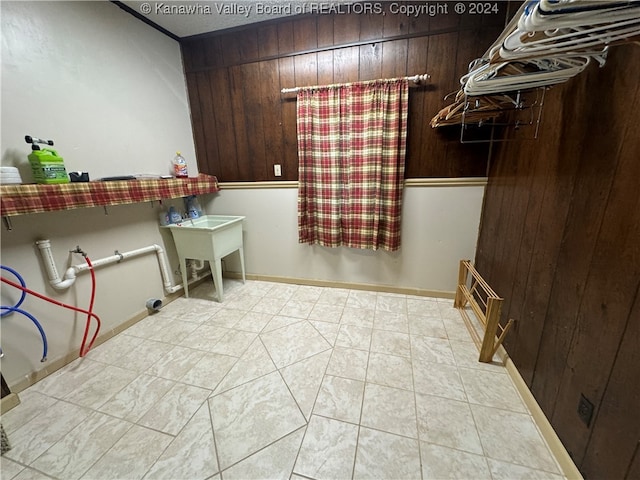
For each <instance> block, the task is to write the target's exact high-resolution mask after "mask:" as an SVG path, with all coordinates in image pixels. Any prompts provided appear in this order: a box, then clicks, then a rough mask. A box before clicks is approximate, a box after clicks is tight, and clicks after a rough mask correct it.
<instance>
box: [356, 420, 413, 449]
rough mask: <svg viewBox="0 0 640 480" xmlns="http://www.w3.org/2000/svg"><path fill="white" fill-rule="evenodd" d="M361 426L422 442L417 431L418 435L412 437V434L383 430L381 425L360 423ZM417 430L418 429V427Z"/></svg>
mask: <svg viewBox="0 0 640 480" xmlns="http://www.w3.org/2000/svg"><path fill="white" fill-rule="evenodd" d="M358 426H359V427H360V428H367V429H369V430H375V431H376V432H380V433H386V434H387V435H394V436H396V437H401V438H406V439H407V440H413V441H414V442H416V443H418V444H419V443H420V439H419V438H418V434H417V431H416V436H415V437H412V436H411V435H406V434H402V433H398V432H391V431H389V430H383V429H382V428H380V427H373V426H371V425H366V424H362V423H361V424H359V425H358ZM416 430H417V429H416Z"/></svg>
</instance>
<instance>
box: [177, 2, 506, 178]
mask: <svg viewBox="0 0 640 480" xmlns="http://www.w3.org/2000/svg"><path fill="white" fill-rule="evenodd" d="M423 3H424V2H423ZM383 4H384V6H385V8H386V9H387V11H386V12H385V14H382V13H375V14H326V15H315V16H302V17H295V18H293V19H286V20H284V21H282V20H281V21H276V22H270V23H266V24H260V25H258V26H252V27H249V28H244V29H240V30H235V31H232V32H227V33H224V34H218V35H211V34H210V35H205V36H198V37H191V38H188V39H184V40H183V41H182V42H181V44H182V52H183V57H184V63H185V72H186V77H187V86H188V91H189V99H190V103H191V115H192V123H193V130H194V135H195V143H196V151H197V157H198V166H199V169H200V171H201V172H205V173H210V174H214V175H217V176H218V179H219V180H220V181H263V180H297V176H298V161H297V145H296V111H295V109H296V106H295V103H296V102H295V95H291V94H289V95H286V94H285V95H283V94H281V93H280V90H281V89H282V88H287V87H295V86H305V85H318V84H331V83H342V82H353V81H358V80H370V79H376V78H391V77H398V76H404V75H414V74H419V73H425V72H427V73H429V74H430V75H431V76H432V79H431V82H430V83H429V84H428V85H426V86H423V87H416V88H411V92H410V106H409V107H410V108H409V112H410V113H409V115H410V116H409V132H408V140H407V141H408V146H407V160H406V177H407V178H409V177H472V176H484V175H486V167H487V156H488V145H487V144H461V143H460V142H459V136H460V129H459V127H450V128H444V129H439V130H433V129H432V128H431V126H430V125H429V121H430V120H431V118H432V117H433V116H434V115H435V114H436V112H437V111H438V110H439V109H440V108H442V107H444V106H445V105H446V104H447V102H446V101H445V100H444V96H445V95H447V94H448V93H451V92H454V91H456V90H457V89H458V88H459V77H460V76H461V75H463V74H465V73H466V72H467V69H468V64H469V62H470V61H471V60H473V59H475V58H477V57H479V56H481V55H482V54H483V53H484V51H485V50H486V48H487V47H488V46H489V45H490V44H491V43H492V42H493V41H494V40H495V38H496V36H497V35H498V34H499V33H500V31H501V30H502V28H503V25H504V20H505V14H506V10H507V6H508V5H507V3H505V2H498V3H497V5H498V6H499V8H500V11H499V12H498V13H493V14H485V15H469V14H466V15H458V14H456V13H455V12H453V4H449V5H448V13H447V14H445V13H443V12H442V11H440V12H439V13H438V14H437V15H434V16H429V15H420V16H417V17H408V16H406V15H401V14H392V13H391V12H390V11H389V5H388V3H383ZM442 5H447V4H446V2H442ZM434 6H435V4H434ZM449 103H450V102H449ZM274 164H281V165H282V177H275V176H274V172H273V165H274Z"/></svg>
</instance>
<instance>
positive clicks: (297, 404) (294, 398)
mask: <svg viewBox="0 0 640 480" xmlns="http://www.w3.org/2000/svg"><path fill="white" fill-rule="evenodd" d="M276 371H277V372H278V375H279V377H280V380H282V383H284V386H285V387H286V388H287V392H289V395H290V396H291V399H292V400H293V403H295V404H296V407H298V412H300V415H302V418H304V422H305V425H309V421H308V420H307V416H306V415H305V414H304V412H303V411H302V407H300V404H299V403H298V400H297V399H296V396H295V395H294V394H293V392H292V391H291V388H290V387H289V384H288V383H287V381H286V380H285V378H284V375H282V372H281V371H280V370H276ZM271 373H273V372H271ZM318 391H320V389H319V388H318ZM316 398H318V394H317V393H316ZM314 406H315V400H314ZM311 411H312V412H313V409H311Z"/></svg>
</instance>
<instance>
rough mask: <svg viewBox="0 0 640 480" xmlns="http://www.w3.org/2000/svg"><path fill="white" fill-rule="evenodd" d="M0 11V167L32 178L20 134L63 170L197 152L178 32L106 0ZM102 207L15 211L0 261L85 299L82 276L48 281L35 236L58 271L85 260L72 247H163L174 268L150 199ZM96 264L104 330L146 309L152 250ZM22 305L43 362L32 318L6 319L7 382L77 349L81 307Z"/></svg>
mask: <svg viewBox="0 0 640 480" xmlns="http://www.w3.org/2000/svg"><path fill="white" fill-rule="evenodd" d="M0 9H1V19H0V21H1V31H2V85H1V92H2V98H1V110H2V111H1V118H2V133H1V139H2V143H1V156H2V165H5V166H7V165H13V166H18V167H19V168H20V170H21V172H22V174H23V178H24V180H25V181H30V180H31V177H30V172H29V169H28V164H27V159H26V157H27V155H28V154H29V152H30V149H29V145H27V144H26V143H25V142H24V135H25V134H29V135H34V136H39V137H44V138H52V139H53V140H54V141H55V142H56V146H55V148H57V149H58V151H59V153H60V154H61V155H62V156H63V157H64V159H65V164H66V167H67V170H68V171H74V170H83V171H89V172H90V175H91V177H92V178H100V177H103V176H113V175H122V174H135V173H162V174H164V173H167V170H168V168H169V164H170V161H171V159H172V157H173V156H174V155H175V151H176V150H178V149H179V150H181V151H182V153H183V154H184V156H185V157H186V158H187V159H194V158H195V153H194V150H195V148H194V144H193V136H192V131H191V122H190V119H189V108H188V102H187V93H186V85H185V80H184V75H183V71H182V60H181V55H180V48H179V45H178V43H177V42H176V41H174V40H172V39H170V38H168V37H166V36H164V35H162V34H161V33H159V32H157V31H156V30H154V29H152V28H150V27H148V26H147V25H145V24H143V23H142V22H140V21H138V20H137V19H135V18H133V17H131V16H130V15H128V14H126V13H125V12H123V11H122V10H121V9H120V8H118V7H117V6H115V5H113V4H112V3H110V2H6V1H3V2H0ZM190 167H191V169H192V171H193V172H194V173H195V171H194V170H193V168H194V167H193V166H192V165H190ZM108 213H109V214H108V215H105V213H104V210H103V209H102V208H89V209H79V210H72V211H68V212H52V213H45V214H36V215H24V216H17V217H13V218H12V223H13V230H12V231H6V230H5V229H4V227H2V230H3V231H2V234H1V235H2V236H1V249H0V253H1V257H2V258H1V261H2V264H3V265H7V266H10V267H12V268H14V269H16V270H17V271H18V272H20V273H21V274H22V275H23V276H24V278H25V280H26V282H27V285H28V286H29V287H30V288H32V289H34V290H36V291H38V292H42V293H45V294H47V295H50V296H53V297H54V298H56V299H58V300H60V301H62V302H65V303H70V304H73V305H78V306H80V307H83V308H86V307H87V306H88V303H89V275H88V274H83V275H82V276H80V277H79V278H78V281H77V282H76V284H75V285H74V286H73V287H71V288H70V289H69V290H68V291H66V292H62V293H60V292H57V291H55V290H53V289H52V288H51V287H49V286H48V283H47V281H46V274H45V271H44V268H43V266H42V262H41V260H40V258H39V256H38V255H37V249H36V247H35V246H34V241H35V240H37V239H42V238H49V239H51V241H52V244H53V249H54V250H53V252H54V255H55V259H56V263H57V266H58V269H59V270H60V271H61V272H64V270H66V268H67V267H68V266H69V264H70V262H73V263H78V262H81V261H82V259H81V258H79V257H77V256H74V257H73V258H71V256H70V255H69V253H68V251H69V250H70V249H73V248H74V247H75V246H76V245H80V246H81V247H82V248H83V249H84V250H86V251H87V252H88V253H89V254H90V256H91V258H93V259H94V260H95V259H98V258H102V257H106V256H110V255H112V254H113V253H114V250H120V251H128V250H132V249H136V248H139V247H143V246H147V245H150V244H154V243H159V244H161V245H162V244H165V246H166V247H167V248H168V250H170V251H171V257H170V258H171V267H172V269H175V268H176V267H177V262H176V261H175V260H176V259H175V251H174V250H172V249H173V243H172V241H171V240H170V239H168V238H167V236H166V232H164V231H161V230H160V229H159V227H158V221H157V219H158V215H157V213H158V206H157V203H156V205H154V206H153V207H152V206H151V205H150V204H149V203H145V204H138V205H126V206H118V207H110V208H108ZM165 240H166V242H165ZM96 273H97V283H98V291H97V297H96V304H95V312H96V313H97V314H98V315H99V316H100V317H101V318H102V320H103V322H104V325H103V328H104V331H107V330H109V329H113V328H114V327H116V326H118V325H120V324H122V323H123V322H124V321H126V320H128V319H129V318H131V317H133V316H135V315H136V314H138V313H140V312H143V311H146V309H145V301H146V300H147V299H148V298H150V297H155V298H162V296H163V288H162V283H161V278H160V272H159V268H158V263H157V261H156V259H155V256H154V255H149V256H145V257H140V258H137V259H133V260H130V261H127V262H124V263H122V264H120V265H117V266H109V267H104V268H101V269H99V270H98V271H97V272H96ZM9 278H10V275H9ZM11 290H12V289H11V288H10V287H6V286H3V287H2V305H11V304H13V303H14V302H15V300H16V299H17V298H18V297H17V295H16V293H15V292H13V291H11ZM23 307H24V308H25V309H26V310H27V311H29V312H30V313H31V314H33V315H34V316H35V317H36V318H37V319H38V320H40V322H41V323H42V324H43V326H44V328H45V331H46V332H47V334H48V336H49V343H50V345H49V362H48V363H45V364H42V363H40V356H41V342H40V337H39V335H38V333H37V330H36V329H35V327H33V325H32V324H31V322H30V321H29V320H28V319H26V318H24V317H21V316H19V315H12V316H11V317H5V318H2V320H1V328H2V338H1V344H2V348H3V351H4V353H5V356H4V358H3V359H2V373H3V375H4V376H5V379H6V380H7V382H8V383H9V385H10V386H13V385H15V384H16V383H17V382H20V381H21V380H23V379H24V378H25V377H26V376H27V375H29V374H30V373H31V372H35V371H38V370H41V369H44V368H46V366H47V364H51V363H52V362H53V361H55V360H57V359H60V358H63V357H65V356H66V355H67V354H68V353H70V352H74V351H77V349H78V347H79V345H80V341H81V335H82V330H83V327H84V322H85V317H84V316H83V315H75V314H73V313H70V312H67V311H66V310H63V309H61V308H59V307H54V306H51V305H48V304H45V303H44V302H42V301H40V300H37V299H34V298H29V299H28V300H27V301H26V302H25V303H24V304H23Z"/></svg>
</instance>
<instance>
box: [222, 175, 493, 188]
mask: <svg viewBox="0 0 640 480" xmlns="http://www.w3.org/2000/svg"><path fill="white" fill-rule="evenodd" d="M218 185H219V186H220V190H242V189H247V190H248V189H262V188H298V182H297V181H296V180H289V181H281V182H279V181H268V182H220V183H219V184H218ZM486 185H487V177H461V178H407V179H406V180H405V181H404V186H405V187H485V186H486Z"/></svg>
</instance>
